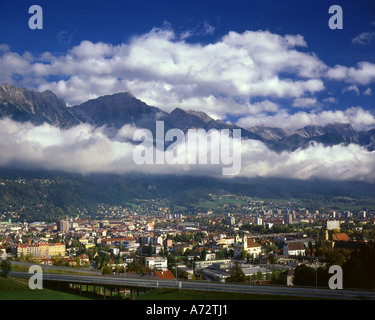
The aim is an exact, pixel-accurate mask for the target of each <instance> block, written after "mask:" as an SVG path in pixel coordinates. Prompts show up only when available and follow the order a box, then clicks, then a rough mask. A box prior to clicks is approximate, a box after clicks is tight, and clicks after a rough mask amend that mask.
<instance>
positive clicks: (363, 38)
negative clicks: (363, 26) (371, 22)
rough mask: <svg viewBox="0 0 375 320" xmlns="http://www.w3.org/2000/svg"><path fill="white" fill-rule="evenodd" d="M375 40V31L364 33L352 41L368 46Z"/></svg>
mask: <svg viewBox="0 0 375 320" xmlns="http://www.w3.org/2000/svg"><path fill="white" fill-rule="evenodd" d="M374 40H375V31H372V32H362V33H361V34H359V35H358V36H356V37H355V38H353V39H352V42H353V43H356V44H361V45H366V44H370V43H371V42H373V41H374Z"/></svg>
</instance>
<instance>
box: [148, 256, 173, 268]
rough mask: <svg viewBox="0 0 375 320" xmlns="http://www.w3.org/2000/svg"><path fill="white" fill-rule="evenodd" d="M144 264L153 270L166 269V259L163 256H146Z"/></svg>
mask: <svg viewBox="0 0 375 320" xmlns="http://www.w3.org/2000/svg"><path fill="white" fill-rule="evenodd" d="M145 266H146V267H149V268H150V269H153V270H160V271H167V270H168V260H167V258H163V257H146V258H145Z"/></svg>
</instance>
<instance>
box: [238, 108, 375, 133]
mask: <svg viewBox="0 0 375 320" xmlns="http://www.w3.org/2000/svg"><path fill="white" fill-rule="evenodd" d="M335 122H340V123H350V124H351V125H352V126H353V128H354V129H355V130H369V129H372V128H373V127H374V126H375V117H374V115H373V114H372V113H371V112H370V111H367V110H364V109H362V108H360V107H351V108H348V109H346V110H325V111H321V112H317V111H314V110H312V111H311V112H309V113H308V112H305V111H299V112H296V113H294V114H290V113H289V112H288V111H287V110H285V109H280V111H279V112H278V113H276V114H274V115H268V114H266V113H259V114H256V115H252V116H248V117H243V118H240V119H239V120H238V122H237V125H239V126H241V127H243V128H251V127H253V126H256V125H261V124H263V125H265V126H268V127H279V128H283V129H300V128H303V127H305V126H308V125H318V126H325V125H327V124H330V123H335Z"/></svg>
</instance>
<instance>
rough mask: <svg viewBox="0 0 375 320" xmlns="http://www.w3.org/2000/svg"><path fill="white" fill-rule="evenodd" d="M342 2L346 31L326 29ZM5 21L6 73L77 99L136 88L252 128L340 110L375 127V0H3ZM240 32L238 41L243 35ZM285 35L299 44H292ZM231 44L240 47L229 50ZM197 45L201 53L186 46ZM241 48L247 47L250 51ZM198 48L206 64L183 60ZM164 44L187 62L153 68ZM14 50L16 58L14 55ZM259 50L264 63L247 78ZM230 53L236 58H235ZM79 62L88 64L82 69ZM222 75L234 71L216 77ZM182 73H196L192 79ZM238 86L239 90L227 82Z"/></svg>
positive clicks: (162, 102)
mask: <svg viewBox="0 0 375 320" xmlns="http://www.w3.org/2000/svg"><path fill="white" fill-rule="evenodd" d="M31 4H37V5H40V6H41V7H42V8H43V19H44V20H43V30H31V29H29V27H28V19H29V18H30V16H31V15H30V14H29V13H28V8H29V7H30V5H31ZM333 4H337V5H340V6H341V7H342V9H343V12H344V15H343V17H344V28H343V29H342V30H331V29H330V28H329V27H328V20H329V18H330V16H331V15H330V14H329V13H328V9H329V7H330V6H331V5H333ZM0 29H1V30H2V32H1V34H0V44H3V45H4V46H3V48H5V49H2V50H1V51H0V57H1V58H2V61H1V60H0V62H2V63H3V64H0V67H1V66H3V67H2V69H3V71H4V70H5V71H4V72H3V75H2V77H1V78H0V81H1V82H11V83H12V84H15V85H19V86H24V87H28V88H33V89H37V90H45V89H47V88H48V89H51V90H52V91H54V92H55V93H56V94H57V95H58V96H60V97H61V98H63V99H64V100H65V101H66V102H67V103H68V104H69V105H74V104H78V103H81V102H83V101H85V100H87V99H88V98H95V97H97V96H100V95H103V94H110V93H115V92H118V91H132V92H133V93H134V94H135V95H136V96H137V97H138V98H140V99H142V100H144V101H145V102H147V103H149V104H152V105H155V106H157V107H159V108H162V109H165V110H166V111H171V110H172V109H173V108H174V107H177V106H179V107H182V108H185V109H189V108H191V109H197V110H201V111H205V112H207V113H209V114H210V115H211V116H213V117H217V118H221V119H226V120H229V121H232V122H234V121H238V123H239V124H240V125H243V126H247V127H250V126H252V125H256V124H260V123H261V121H263V122H264V123H265V124H266V125H270V126H272V125H274V126H280V125H283V126H290V127H293V128H295V127H298V126H304V125H307V124H325V123H327V122H331V121H335V120H337V121H340V122H341V121H351V122H353V123H354V125H355V126H356V127H357V128H358V129H360V128H362V127H363V128H367V129H368V128H369V127H372V126H375V120H374V118H373V117H372V111H373V108H374V104H373V100H374V98H373V94H374V93H375V86H374V82H375V71H374V70H375V4H374V2H373V1H371V0H359V1H342V0H341V1H339V0H338V1H327V0H304V1H301V0H282V1H280V0H266V1H238V0H233V1H208V0H206V1H195V0H194V1H179V0H171V1H118V0H107V1H93V0H74V1H61V0H53V1H50V0H48V1H46V0H37V1H35V2H33V3H31V2H30V1H23V0H15V1H10V0H2V1H1V4H0ZM231 32H232V33H233V32H234V33H235V35H236V36H237V35H238V36H239V38H241V39H237V38H236V40H234V37H232V36H231V35H230V34H231ZM247 32H248V34H246V33H247ZM245 34H246V37H245ZM260 35H262V38H259V37H260ZM289 35H290V36H291V37H289ZM155 39H156V40H157V39H161V40H162V41H161V42H160V44H161V45H163V46H164V47H165V48H166V49H165V50H166V51H163V50H162V49H161V48H159V50H155V56H153V50H152V48H151V47H150V46H152V45H155V46H157V43H158V42H153V40H155ZM288 39H289V40H290V39H293V40H292V42H293V43H294V44H293V45H289V44H286V43H285V41H288ZM355 39H356V40H355ZM246 41H249V43H248V46H247V44H246ZM257 41H259V43H257ZM274 41H276V42H278V41H280V43H278V45H279V46H275V48H274V49H273V48H271V49H269V47H268V46H269V44H271V43H273V42H274ZM237 42H238V43H237ZM224 44H225V46H224ZM253 44H254V45H253ZM231 45H233V47H231ZM103 46H107V47H106V48H104V49H103ZM108 46H109V47H110V48H109V47H108ZM258 46H260V47H261V50H259V52H261V51H262V50H266V54H269V56H270V58H269V60H270V59H272V57H273V56H274V55H273V53H272V50H276V51H275V56H277V54H280V50H285V52H282V54H280V57H278V59H276V60H275V61H266V60H262V59H261V58H262V57H255V58H254V57H253V56H252V54H254V53H256V52H257V48H258ZM124 47H126V48H124ZM211 47H214V49H212V52H211V51H210V48H211ZM222 47H224V48H229V49H230V50H232V51H231V52H230V54H229V53H228V55H230V56H229V57H227V56H226V54H225V52H223V51H222V50H221V48H222ZM240 47H241V48H240ZM121 48H122V49H121ZM101 49H103V50H101ZM190 49H191V51H192V54H191V55H184V51H185V52H186V51H187V50H190ZM237 49H238V50H237ZM268 49H269V50H268ZM194 50H195V51H196V52H193V51H194ZM223 50H225V49H223ZM236 50H237V51H236ZM241 50H245V51H246V50H247V53H246V57H243V56H242V55H241V52H242V51H241ZM78 51H79V52H81V55H79V54H78V55H77V54H76V53H77V52H78ZM200 51H202V61H204V63H202V65H200V62H201V61H199V59H198V60H197V62H193V61H187V60H184V61H181V59H191V58H192V57H193V58H194V57H195V58H196V56H197V55H199V54H200ZM87 52H89V54H88V55H86V56H84V55H85V54H86V53H87ZM94 52H95V54H93V55H92V56H91V53H94ZM119 52H120V53H119ZM129 52H138V53H139V52H143V53H145V56H143V61H138V63H135V64H134V63H130V62H129V61H128V60H130V59H134V56H133V55H130V53H129ZM163 52H167V53H168V54H169V55H170V56H173V55H174V53H176V56H177V58H176V59H177V60H176V61H178V63H175V66H177V67H176V69H177V68H178V70H172V69H171V68H169V66H168V65H166V69H163V68H161V69H162V72H160V73H158V70H157V68H156V69H155V70H154V69H153V67H154V65H153V64H155V63H156V64H158V63H160V64H161V63H164V62H165V59H166V58H165V57H162V55H163ZM206 54H207V56H204V55H206ZM218 54H220V57H218ZM209 55H211V56H209ZM297 55H298V57H297ZM156 56H157V57H158V58H159V57H160V59H156ZM282 56H285V57H286V59H285V61H284V60H282ZM9 57H11V58H12V63H13V62H14V67H13V64H11V65H10V64H9V62H7V61H9V59H10V58H9ZM216 57H217V60H215V59H216ZM6 58H7V59H6ZM242 58H244V59H245V60H246V61H245V60H244V61H242V60H241V59H242ZM294 58H296V59H297V60H296V62H295V63H292V62H293V59H294ZM122 59H123V61H125V60H126V61H127V62H126V63H127V65H126V67H124V69H123V71H122V73H121V72H117V70H118V67H114V70H115V71H116V72H114V73H110V74H108V73H106V72H97V69H95V68H97V66H98V65H100V66H101V65H103V64H105V63H107V62H111V66H113V65H114V62H116V61H121V60H122ZM163 59H164V60H163ZM172 59H173V58H172ZM210 59H211V62H210ZM235 59H238V61H237V62H236V61H235ZM251 59H252V60H253V61H252V63H254V65H255V67H254V69H256V70H251V71H250V72H249V74H251V72H253V74H251V76H249V77H247V76H246V74H247V72H248V70H247V69H246V68H247V67H248V66H250V65H248V64H247V62H249V60H251ZM267 59H268V58H267ZM309 59H311V61H309V62H306V61H308V60H309ZM215 61H217V63H216V64H215V63H214V62H215ZM234 61H235V62H236V63H234ZM278 61H280V62H278ZM132 62H133V60H132ZM227 62H228V63H229V62H230V63H229V64H230V67H227V68H226V65H225V64H226V63H227ZM55 63H57V64H55ZM70 63H72V64H70ZM126 63H125V62H124V64H126ZM213 63H214V66H212V64H213ZM278 63H280V65H278ZM283 63H285V66H281V64H283ZM361 63H362V64H361ZM17 64H18V65H17ZM143 64H144V65H143ZM148 64H149V65H148ZM232 64H233V65H232ZM64 65H65V66H66V68H64ZM90 65H92V68H91V69H90ZM77 66H86V67H85V68H83V67H82V70H81V69H79V70H78V69H77ZM195 66H197V70H196V73H195V74H194V76H192V75H191V69H192V68H193V69H194V67H195ZM239 66H243V69H240V67H239ZM167 67H168V68H169V69H167ZM172 67H173V66H172ZM211 67H212V69H211ZM12 68H13V69H12ZM104 68H105V66H103V69H104ZM215 68H217V69H215ZM220 68H221V69H223V70H221V69H220ZM251 68H252V67H251ZM150 69H151V71H150ZM219 69H220V70H219ZM69 70H71V71H69ZM121 70H122V69H121ZM181 70H183V71H181ZM189 70H190V71H189ZM212 70H214V71H215V72H211V71H212ZM318 70H319V71H318ZM185 71H186V74H183V73H184V72H185ZM263 71H264V73H265V74H266V76H264V75H262V74H261V73H262V72H263ZM115 73H116V74H115ZM221 74H225V77H224V78H225V79H224V78H223V79H220V77H218V75H221ZM203 75H204V76H203ZM183 77H186V78H187V79H188V80H187V81H186V82H184V80H182V78H183ZM210 77H211V78H210ZM104 80H106V82H105V83H104ZM221 80H222V81H221ZM100 81H103V83H101V82H100ZM278 81H280V83H278ZM249 82H250V84H251V85H249ZM83 84H85V85H83ZM231 86H233V90H232V91H233V94H231V91H230V90H229V89H227V88H230V87H231ZM267 86H269V88H268V87H267ZM265 87H266V88H268V89H269V90H268V89H267V90H263V89H264V88H265ZM280 88H282V89H280ZM166 93H170V95H168V97H169V99H166ZM339 111H340V113H339ZM324 112H325V113H324ZM292 116H294V118H293V117H292ZM306 117H307V118H308V119H306ZM364 118H365V120H364ZM299 119H300V120H301V121H300V120H299ZM299 121H300V123H299Z"/></svg>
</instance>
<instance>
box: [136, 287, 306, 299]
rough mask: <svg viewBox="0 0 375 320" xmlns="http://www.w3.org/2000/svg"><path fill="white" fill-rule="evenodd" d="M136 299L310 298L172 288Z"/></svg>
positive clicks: (157, 290) (153, 291)
mask: <svg viewBox="0 0 375 320" xmlns="http://www.w3.org/2000/svg"><path fill="white" fill-rule="evenodd" d="M136 300H223V301H224V300H227V301H228V300H311V298H309V299H306V298H303V297H293V298H291V297H286V296H279V295H263V294H241V293H226V292H205V291H191V290H181V291H178V290H174V289H153V290H151V291H150V292H148V293H146V294H142V295H140V296H139V297H138V298H136Z"/></svg>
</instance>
